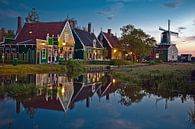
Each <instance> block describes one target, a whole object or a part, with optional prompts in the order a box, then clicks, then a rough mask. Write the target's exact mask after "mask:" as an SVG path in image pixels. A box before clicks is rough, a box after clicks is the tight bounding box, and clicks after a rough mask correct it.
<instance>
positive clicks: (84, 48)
mask: <svg viewBox="0 0 195 129" xmlns="http://www.w3.org/2000/svg"><path fill="white" fill-rule="evenodd" d="M73 31H74V33H75V35H76V36H77V38H78V39H79V41H80V42H81V44H82V46H83V50H84V51H85V50H86V47H85V45H84V43H83V41H82V40H81V39H80V37H79V36H78V34H77V32H76V31H75V30H73Z"/></svg>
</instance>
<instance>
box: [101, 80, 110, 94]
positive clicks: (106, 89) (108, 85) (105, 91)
mask: <svg viewBox="0 0 195 129" xmlns="http://www.w3.org/2000/svg"><path fill="white" fill-rule="evenodd" d="M111 85H112V82H110V83H109V84H108V86H107V87H106V89H105V90H104V92H103V93H102V94H101V96H103V95H104V94H105V93H106V91H107V90H108V88H109V87H110V86H111Z"/></svg>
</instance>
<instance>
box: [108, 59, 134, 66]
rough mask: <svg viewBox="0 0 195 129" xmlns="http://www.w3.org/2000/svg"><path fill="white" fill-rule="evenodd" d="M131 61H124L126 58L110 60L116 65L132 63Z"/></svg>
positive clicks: (111, 63)
mask: <svg viewBox="0 0 195 129" xmlns="http://www.w3.org/2000/svg"><path fill="white" fill-rule="evenodd" d="M131 64H132V62H131V61H124V60H117V59H113V60H111V61H110V65H116V66H121V65H131Z"/></svg>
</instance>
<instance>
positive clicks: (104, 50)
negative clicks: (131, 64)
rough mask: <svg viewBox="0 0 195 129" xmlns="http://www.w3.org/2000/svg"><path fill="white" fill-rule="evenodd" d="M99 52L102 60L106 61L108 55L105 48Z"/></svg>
mask: <svg viewBox="0 0 195 129" xmlns="http://www.w3.org/2000/svg"><path fill="white" fill-rule="evenodd" d="M101 52H102V55H103V59H106V56H107V55H108V51H107V49H106V48H103V49H102V50H101Z"/></svg>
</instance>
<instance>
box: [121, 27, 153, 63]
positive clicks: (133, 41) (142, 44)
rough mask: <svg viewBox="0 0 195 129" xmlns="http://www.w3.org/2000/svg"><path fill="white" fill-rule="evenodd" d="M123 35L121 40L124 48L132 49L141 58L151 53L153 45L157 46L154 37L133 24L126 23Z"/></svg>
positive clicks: (122, 29)
mask: <svg viewBox="0 0 195 129" xmlns="http://www.w3.org/2000/svg"><path fill="white" fill-rule="evenodd" d="M121 31H122V37H121V39H120V42H121V44H122V46H123V48H124V49H125V50H126V51H127V52H129V51H131V52H132V53H133V55H135V56H136V57H137V58H138V59H139V60H140V59H141V57H143V56H146V55H149V54H150V52H151V50H152V47H154V46H155V44H156V40H155V39H154V37H151V36H150V35H148V34H146V33H145V32H144V31H143V30H141V29H137V28H135V27H134V26H133V25H126V26H123V27H122V28H121Z"/></svg>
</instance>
